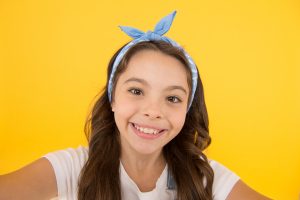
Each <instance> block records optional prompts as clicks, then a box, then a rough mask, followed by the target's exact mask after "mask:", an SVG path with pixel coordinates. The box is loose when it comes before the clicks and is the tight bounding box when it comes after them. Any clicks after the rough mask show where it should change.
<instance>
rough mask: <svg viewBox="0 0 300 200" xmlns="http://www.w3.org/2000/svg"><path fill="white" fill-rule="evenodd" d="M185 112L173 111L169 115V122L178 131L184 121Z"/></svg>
mask: <svg viewBox="0 0 300 200" xmlns="http://www.w3.org/2000/svg"><path fill="white" fill-rule="evenodd" d="M185 116H186V113H185V112H180V113H173V114H172V117H171V120H170V121H171V122H172V125H173V128H174V129H175V130H176V131H177V132H178V133H179V131H180V130H181V129H182V127H183V125H184V122H185Z"/></svg>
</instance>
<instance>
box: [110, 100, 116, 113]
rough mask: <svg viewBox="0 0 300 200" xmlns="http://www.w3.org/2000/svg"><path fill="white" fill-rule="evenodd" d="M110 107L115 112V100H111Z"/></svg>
mask: <svg viewBox="0 0 300 200" xmlns="http://www.w3.org/2000/svg"><path fill="white" fill-rule="evenodd" d="M110 107H111V110H112V111H113V112H115V102H114V101H113V102H111V104H110Z"/></svg>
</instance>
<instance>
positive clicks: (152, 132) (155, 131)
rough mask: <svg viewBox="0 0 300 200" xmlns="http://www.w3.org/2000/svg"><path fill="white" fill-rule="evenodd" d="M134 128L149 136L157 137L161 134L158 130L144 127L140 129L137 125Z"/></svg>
mask: <svg viewBox="0 0 300 200" xmlns="http://www.w3.org/2000/svg"><path fill="white" fill-rule="evenodd" d="M134 127H135V128H136V129H137V130H139V131H141V132H143V133H147V134H154V135H156V134H157V133H158V132H159V131H158V130H155V129H152V128H142V127H139V126H137V125H136V124H134Z"/></svg>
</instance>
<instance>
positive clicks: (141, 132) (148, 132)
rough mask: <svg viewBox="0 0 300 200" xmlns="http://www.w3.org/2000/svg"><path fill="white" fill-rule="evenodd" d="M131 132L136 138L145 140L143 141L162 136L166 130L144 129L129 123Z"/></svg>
mask: <svg viewBox="0 0 300 200" xmlns="http://www.w3.org/2000/svg"><path fill="white" fill-rule="evenodd" d="M130 125H131V127H132V129H133V132H134V133H135V134H137V135H138V136H140V137H142V138H145V139H155V138H158V137H160V136H161V135H163V134H164V133H165V132H166V130H167V129H157V128H153V127H151V128H150V127H148V126H147V127H145V126H140V125H138V124H135V123H130Z"/></svg>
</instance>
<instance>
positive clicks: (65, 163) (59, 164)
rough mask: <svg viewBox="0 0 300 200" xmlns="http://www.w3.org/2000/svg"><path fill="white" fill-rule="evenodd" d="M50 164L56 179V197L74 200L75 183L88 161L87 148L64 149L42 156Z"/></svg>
mask: <svg viewBox="0 0 300 200" xmlns="http://www.w3.org/2000/svg"><path fill="white" fill-rule="evenodd" d="M42 157H44V158H46V159H48V161H49V162H50V163H51V165H52V168H53V170H54V174H55V177H56V183H57V189H58V197H59V198H63V199H64V198H65V199H76V196H74V195H76V190H77V181H78V177H79V175H80V172H81V169H82V167H83V166H84V164H85V163H86V161H87V159H88V148H87V147H84V146H79V147H77V148H66V149H63V150H57V151H54V152H50V153H48V154H46V155H44V156H42Z"/></svg>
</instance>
